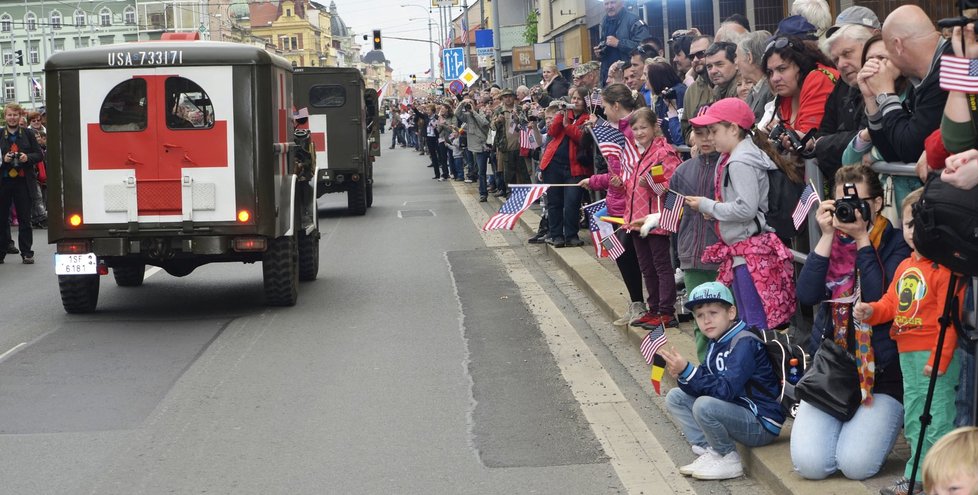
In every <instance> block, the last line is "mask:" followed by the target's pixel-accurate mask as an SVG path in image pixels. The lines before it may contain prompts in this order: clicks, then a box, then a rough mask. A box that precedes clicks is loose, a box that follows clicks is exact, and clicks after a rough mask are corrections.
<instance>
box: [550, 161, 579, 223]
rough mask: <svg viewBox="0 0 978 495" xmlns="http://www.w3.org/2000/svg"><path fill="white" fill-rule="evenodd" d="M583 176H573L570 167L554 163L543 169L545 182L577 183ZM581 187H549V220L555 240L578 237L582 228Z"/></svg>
mask: <svg viewBox="0 0 978 495" xmlns="http://www.w3.org/2000/svg"><path fill="white" fill-rule="evenodd" d="M581 179H583V177H571V175H570V167H561V166H558V165H553V166H550V167H547V169H546V170H544V171H543V182H544V184H576V183H578V182H580V180H581ZM581 193H582V190H581V188H580V187H551V188H550V189H547V221H548V222H549V224H548V226H547V227H548V232H550V237H551V238H553V239H554V240H555V241H560V240H564V241H570V240H574V239H578V236H577V232H578V231H579V230H580V229H581V224H580V217H579V215H580V211H581Z"/></svg>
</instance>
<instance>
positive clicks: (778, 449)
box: [457, 188, 909, 495]
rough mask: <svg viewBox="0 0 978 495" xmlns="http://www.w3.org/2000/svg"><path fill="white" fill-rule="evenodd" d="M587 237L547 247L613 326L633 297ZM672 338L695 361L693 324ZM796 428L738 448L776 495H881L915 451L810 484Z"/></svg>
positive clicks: (527, 222)
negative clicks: (870, 471)
mask: <svg viewBox="0 0 978 495" xmlns="http://www.w3.org/2000/svg"><path fill="white" fill-rule="evenodd" d="M457 191H458V192H459V194H476V193H475V191H474V190H473V189H472V188H457ZM500 204H501V202H500V200H499V199H498V198H493V197H491V196H490V202H489V205H491V206H492V207H493V208H498V207H499V205H500ZM539 211H540V208H539V207H537V206H535V207H533V208H530V210H528V211H527V212H525V213H524V214H523V215H522V217H521V218H520V227H518V228H517V229H522V230H523V233H524V234H525V237H527V238H528V237H530V236H531V235H533V234H534V233H536V230H537V226H538V225H539V223H540V215H539ZM581 238H582V239H585V240H586V242H587V244H585V245H584V246H583V247H579V248H561V249H554V248H553V247H552V246H550V245H542V246H545V249H546V252H547V254H548V255H549V256H550V257H551V258H552V259H553V260H555V261H556V262H557V263H558V264H559V265H560V266H562V267H563V268H564V270H565V271H566V272H567V273H568V275H569V276H570V277H571V279H573V280H574V281H575V282H576V283H577V285H578V286H579V287H580V288H581V290H583V291H584V292H585V293H586V294H588V295H589V296H590V298H591V299H592V301H593V302H594V304H595V305H596V306H597V307H598V308H600V309H601V310H602V311H603V312H604V313H605V315H606V316H607V317H608V319H609V321H610V320H614V319H616V318H617V317H618V315H621V314H623V313H624V312H625V311H626V310H627V307H628V297H627V295H626V294H625V287H624V285H623V284H622V281H621V275H620V274H619V273H618V267H617V266H616V265H615V263H614V261H613V260H610V259H597V258H595V256H594V247H593V246H592V245H591V243H590V242H589V241H588V239H589V236H587V233H586V231H582V236H581ZM609 325H610V323H609ZM615 328H617V329H618V330H619V331H621V332H624V333H625V334H626V335H627V337H628V339H629V341H630V342H631V343H632V344H633V345H634V346H635V352H636V354H638V352H639V350H638V348H639V346H640V344H641V342H642V339H643V338H645V335H646V334H647V333H648V331H647V330H644V329H641V328H635V327H631V326H626V327H615ZM668 338H669V343H670V345H674V346H675V347H676V349H677V350H679V351H680V352H681V353H682V354H683V355H684V356H687V357H689V356H692V357H693V359H694V360H695V356H696V350H695V349H696V347H695V342H694V340H693V330H692V325H691V324H690V323H682V324H680V328H679V330H678V331H677V330H672V329H670V330H669V332H668ZM663 382H664V383H665V386H664V387H663V389H664V391H663V393H664V392H665V390H668V389H670V388H673V387H675V386H676V382H675V380H673V379H672V378H671V377H670V376H669V374H668V373H666V374H665V376H664V378H663ZM647 388H648V390H649V391H650V392H651V390H652V387H651V386H648V387H647ZM653 402H654V403H655V404H656V405H657V406H658V407H660V408H661V409H662V411H663V414H667V412H666V410H665V401H664V400H656V401H653ZM791 424H792V423H791V420H790V419H789V420H788V421H787V423H786V424H785V427H784V429H783V430H782V433H781V437H780V438H779V439H778V440H777V441H776V442H774V443H773V444H771V445H768V446H766V447H761V448H754V449H750V448H746V447H743V446H738V448H739V450H740V453H741V457H742V458H743V460H744V468H745V473H746V475H747V476H750V477H752V478H754V479H755V480H757V481H760V482H762V483H764V484H766V485H767V486H768V488H770V489H771V491H773V492H774V493H791V494H796V495H808V494H811V495H816V494H817V495H827V494H838V495H862V494H878V493H879V490H880V489H881V488H883V487H885V486H889V485H891V484H892V483H893V481H894V480H896V479H897V478H899V477H900V476H902V474H903V466H904V463H905V462H906V459H907V456H908V454H909V452H908V450H907V448H906V443H905V442H904V441H903V439H902V436H901V438H900V440H899V441H898V442H897V448H896V449H894V452H891V453H890V455H889V457H888V458H887V461H886V463H885V464H884V465H883V469H882V470H881V471H880V473H879V474H877V475H876V476H875V477H873V478H871V479H869V480H865V481H862V482H859V481H851V480H848V479H846V478H845V477H843V476H842V475H841V474H838V473H837V474H835V475H833V476H831V477H829V478H828V479H825V480H819V481H811V480H805V479H803V478H801V477H800V476H798V475H797V474H795V473H794V471H793V468H792V465H791V454H790V450H789V445H788V440H789V438H790V436H791ZM676 427H677V428H679V425H678V424H677V425H676ZM677 469H678V467H677Z"/></svg>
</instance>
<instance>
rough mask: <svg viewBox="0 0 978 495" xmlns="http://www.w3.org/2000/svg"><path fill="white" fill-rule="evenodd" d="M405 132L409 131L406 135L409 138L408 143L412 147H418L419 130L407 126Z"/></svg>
mask: <svg viewBox="0 0 978 495" xmlns="http://www.w3.org/2000/svg"><path fill="white" fill-rule="evenodd" d="M405 132H406V133H407V134H406V136H405V137H406V138H407V145H408V146H410V147H412V148H414V149H418V132H417V130H415V128H413V127H408V128H407V131H405Z"/></svg>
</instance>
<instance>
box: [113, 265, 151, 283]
mask: <svg viewBox="0 0 978 495" xmlns="http://www.w3.org/2000/svg"><path fill="white" fill-rule="evenodd" d="M144 275H146V265H145V264H144V263H140V264H138V265H126V266H114V267H112V276H114V277H115V284H116V285H118V286H119V287H139V286H140V285H143V276H144Z"/></svg>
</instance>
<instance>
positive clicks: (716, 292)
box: [684, 282, 734, 311]
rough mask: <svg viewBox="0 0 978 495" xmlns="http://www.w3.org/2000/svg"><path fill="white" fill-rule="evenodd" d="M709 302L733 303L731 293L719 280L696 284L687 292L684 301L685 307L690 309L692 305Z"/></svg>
mask: <svg viewBox="0 0 978 495" xmlns="http://www.w3.org/2000/svg"><path fill="white" fill-rule="evenodd" d="M711 302H725V303H727V304H729V305H731V306H733V305H734V298H733V293H732V292H730V289H729V288H727V286H726V285H723V284H721V283H720V282H707V283H705V284H702V285H697V286H696V288H695V289H693V291H692V292H690V293H689V300H688V301H686V304H684V306H686V309H688V310H690V311H692V310H693V308H694V307H696V306H699V305H700V304H706V303H711Z"/></svg>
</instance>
